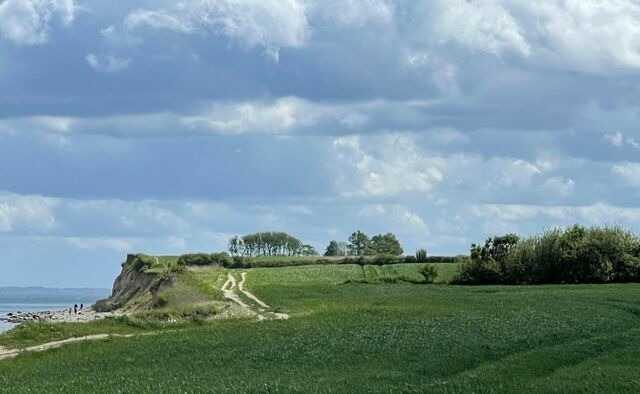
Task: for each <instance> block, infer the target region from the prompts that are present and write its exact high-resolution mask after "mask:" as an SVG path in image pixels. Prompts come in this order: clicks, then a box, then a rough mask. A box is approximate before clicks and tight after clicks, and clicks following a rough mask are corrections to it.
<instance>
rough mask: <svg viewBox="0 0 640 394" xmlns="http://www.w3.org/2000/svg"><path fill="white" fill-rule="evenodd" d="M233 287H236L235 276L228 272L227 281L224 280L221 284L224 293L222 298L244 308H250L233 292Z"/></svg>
mask: <svg viewBox="0 0 640 394" xmlns="http://www.w3.org/2000/svg"><path fill="white" fill-rule="evenodd" d="M235 287H236V278H234V277H233V275H231V274H229V277H228V278H227V281H226V282H224V285H222V294H224V298H226V299H228V300H229V301H232V302H235V303H236V304H238V305H240V306H241V307H242V308H244V309H248V310H251V307H250V306H249V305H247V304H245V303H244V302H243V301H242V300H241V299H240V297H239V296H238V294H237V293H236V292H235V290H233V289H234V288H235Z"/></svg>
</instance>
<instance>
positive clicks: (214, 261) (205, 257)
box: [178, 252, 233, 267]
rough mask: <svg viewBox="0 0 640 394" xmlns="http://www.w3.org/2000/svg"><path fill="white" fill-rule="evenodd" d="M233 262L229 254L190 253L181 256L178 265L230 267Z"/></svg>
mask: <svg viewBox="0 0 640 394" xmlns="http://www.w3.org/2000/svg"><path fill="white" fill-rule="evenodd" d="M232 262H233V259H232V258H231V256H229V255H228V254H227V253H225V252H222V253H211V254H207V253H190V254H184V255H182V256H180V259H179V260H178V264H179V265H182V266H187V267H189V266H203V265H220V266H225V267H226V266H229V265H231V264H232Z"/></svg>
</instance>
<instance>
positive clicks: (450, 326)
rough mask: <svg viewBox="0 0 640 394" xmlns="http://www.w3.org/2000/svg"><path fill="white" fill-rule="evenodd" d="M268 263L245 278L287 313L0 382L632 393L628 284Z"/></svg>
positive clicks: (11, 364) (153, 389)
mask: <svg viewBox="0 0 640 394" xmlns="http://www.w3.org/2000/svg"><path fill="white" fill-rule="evenodd" d="M294 268H296V269H297V268H298V267H294ZM303 268H306V269H309V268H312V267H303ZM343 268H344V267H340V269H343ZM276 270H279V269H265V270H264V271H263V270H248V271H247V272H248V276H247V283H246V287H247V288H249V289H250V290H251V291H252V292H254V293H255V294H256V295H258V296H259V297H260V298H262V299H263V300H265V301H266V302H267V303H269V304H270V305H272V306H274V307H278V308H282V309H287V310H288V311H289V312H290V313H291V314H292V317H291V319H290V320H287V321H267V322H260V323H258V322H254V321H220V322H218V323H214V324H210V325H202V326H192V327H189V328H186V329H183V330H179V331H170V332H169V331H165V332H161V333H159V334H157V335H153V336H139V337H133V338H128V339H124V338H112V339H109V340H107V341H103V342H95V343H83V344H74V345H69V346H65V347H63V348H59V349H55V350H52V351H49V352H45V353H33V354H25V355H22V356H20V357H17V358H15V359H13V360H5V361H3V362H0V390H5V391H7V392H12V393H21V392H149V393H158V392H256V393H257V392H301V393H309V392H489V391H491V392H586V391H588V392H629V393H635V392H638V391H640V374H638V370H637V366H638V365H640V345H639V344H638V341H637V337H638V335H639V334H640V297H639V296H640V285H637V284H629V285H580V286H521V287H508V286H505V287H500V286H483V287H458V286H445V285H418V284H408V283H404V282H397V283H379V284H366V283H356V282H350V283H344V282H345V280H344V276H345V275H346V276H347V277H349V278H350V276H351V275H353V279H354V280H355V279H357V278H358V275H357V274H356V273H355V272H356V271H347V272H342V271H340V272H333V274H331V273H327V272H325V273H323V272H321V271H317V270H315V268H314V269H311V271H308V272H307V274H305V273H304V271H296V270H291V268H287V270H291V271H286V272H284V271H283V272H280V273H278V272H277V271H276ZM349 278H348V279H349ZM212 279H215V280H218V279H217V276H216V275H212Z"/></svg>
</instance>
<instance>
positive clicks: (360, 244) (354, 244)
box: [348, 230, 370, 256]
mask: <svg viewBox="0 0 640 394" xmlns="http://www.w3.org/2000/svg"><path fill="white" fill-rule="evenodd" d="M369 242H370V241H369V236H368V235H367V234H365V233H363V232H362V231H360V230H357V231H355V232H354V233H353V234H351V235H350V236H349V245H348V247H349V252H350V254H352V255H354V256H364V255H365V254H366V253H365V252H366V251H367V249H368V247H369Z"/></svg>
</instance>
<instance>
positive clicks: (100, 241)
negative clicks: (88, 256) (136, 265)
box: [64, 237, 133, 253]
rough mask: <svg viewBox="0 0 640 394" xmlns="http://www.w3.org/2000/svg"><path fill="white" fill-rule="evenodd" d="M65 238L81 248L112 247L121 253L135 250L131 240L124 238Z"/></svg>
mask: <svg viewBox="0 0 640 394" xmlns="http://www.w3.org/2000/svg"><path fill="white" fill-rule="evenodd" d="M64 240H65V241H67V242H68V243H69V244H71V245H73V246H74V247H76V248H79V249H111V250H114V251H116V252H120V253H131V252H132V251H133V244H132V243H131V241H130V240H127V239H122V238H99V237H84V238H82V237H68V238H64Z"/></svg>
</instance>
